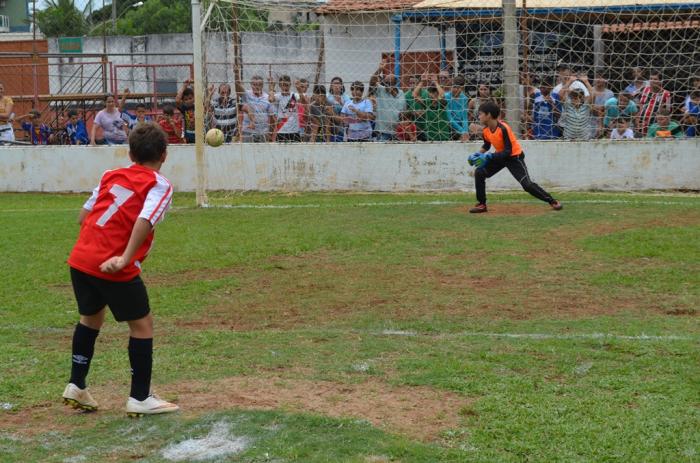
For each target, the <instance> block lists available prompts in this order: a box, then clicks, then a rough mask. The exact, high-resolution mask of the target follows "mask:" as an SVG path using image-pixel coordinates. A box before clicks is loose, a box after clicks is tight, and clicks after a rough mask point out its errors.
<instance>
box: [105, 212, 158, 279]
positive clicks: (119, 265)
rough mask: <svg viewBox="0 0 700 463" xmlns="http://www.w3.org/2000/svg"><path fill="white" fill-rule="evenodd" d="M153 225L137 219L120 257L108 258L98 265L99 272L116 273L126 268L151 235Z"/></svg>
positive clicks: (142, 219)
mask: <svg viewBox="0 0 700 463" xmlns="http://www.w3.org/2000/svg"><path fill="white" fill-rule="evenodd" d="M152 229H153V225H151V222H149V221H148V220H146V219H144V218H142V217H139V218H138V219H136V223H135V224H134V228H133V229H132V230H131V237H129V243H128V244H127V245H126V249H125V250H124V253H123V254H122V255H121V256H114V257H110V258H109V259H107V260H106V261H104V262H102V264H100V271H102V272H104V273H117V272H118V271H120V270H121V269H123V268H124V267H126V266H127V265H128V264H129V262H131V260H132V259H133V258H134V255H135V254H136V251H138V249H139V248H140V247H141V245H142V244H143V242H144V241H146V238H147V237H148V234H149V233H151V230H152Z"/></svg>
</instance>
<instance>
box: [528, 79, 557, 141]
mask: <svg viewBox="0 0 700 463" xmlns="http://www.w3.org/2000/svg"><path fill="white" fill-rule="evenodd" d="M532 99H533V103H532V136H533V138H534V139H535V140H555V139H557V138H559V137H560V136H561V133H560V132H559V129H558V128H557V126H556V124H555V121H556V120H557V118H558V117H557V116H558V115H559V107H558V105H557V103H556V102H555V101H554V98H552V83H551V81H549V80H547V79H543V80H542V82H541V83H540V88H539V89H535V92H534V93H533V95H532Z"/></svg>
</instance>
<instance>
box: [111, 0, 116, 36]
mask: <svg viewBox="0 0 700 463" xmlns="http://www.w3.org/2000/svg"><path fill="white" fill-rule="evenodd" d="M112 33H113V34H115V35H116V34H117V0H112Z"/></svg>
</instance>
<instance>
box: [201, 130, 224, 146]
mask: <svg viewBox="0 0 700 463" xmlns="http://www.w3.org/2000/svg"><path fill="white" fill-rule="evenodd" d="M205 140H206V142H207V145H209V146H221V145H222V144H223V143H224V132H222V131H221V130H219V129H210V130H209V131H208V132H207V136H206V137H205Z"/></svg>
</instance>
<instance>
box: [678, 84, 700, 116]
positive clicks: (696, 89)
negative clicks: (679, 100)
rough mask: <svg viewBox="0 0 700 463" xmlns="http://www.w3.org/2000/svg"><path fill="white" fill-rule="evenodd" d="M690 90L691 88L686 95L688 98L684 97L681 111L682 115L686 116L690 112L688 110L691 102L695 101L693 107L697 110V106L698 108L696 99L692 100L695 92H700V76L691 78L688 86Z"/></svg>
mask: <svg viewBox="0 0 700 463" xmlns="http://www.w3.org/2000/svg"><path fill="white" fill-rule="evenodd" d="M690 88H691V90H690V92H689V93H688V96H686V97H685V102H683V111H682V112H683V114H687V113H688V112H689V111H690V109H691V106H690V105H691V102H693V100H696V101H695V103H694V104H695V107H696V108H697V106H698V103H697V98H694V97H693V94H694V93H695V92H699V91H700V76H695V77H693V79H692V81H691V84H690Z"/></svg>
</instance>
